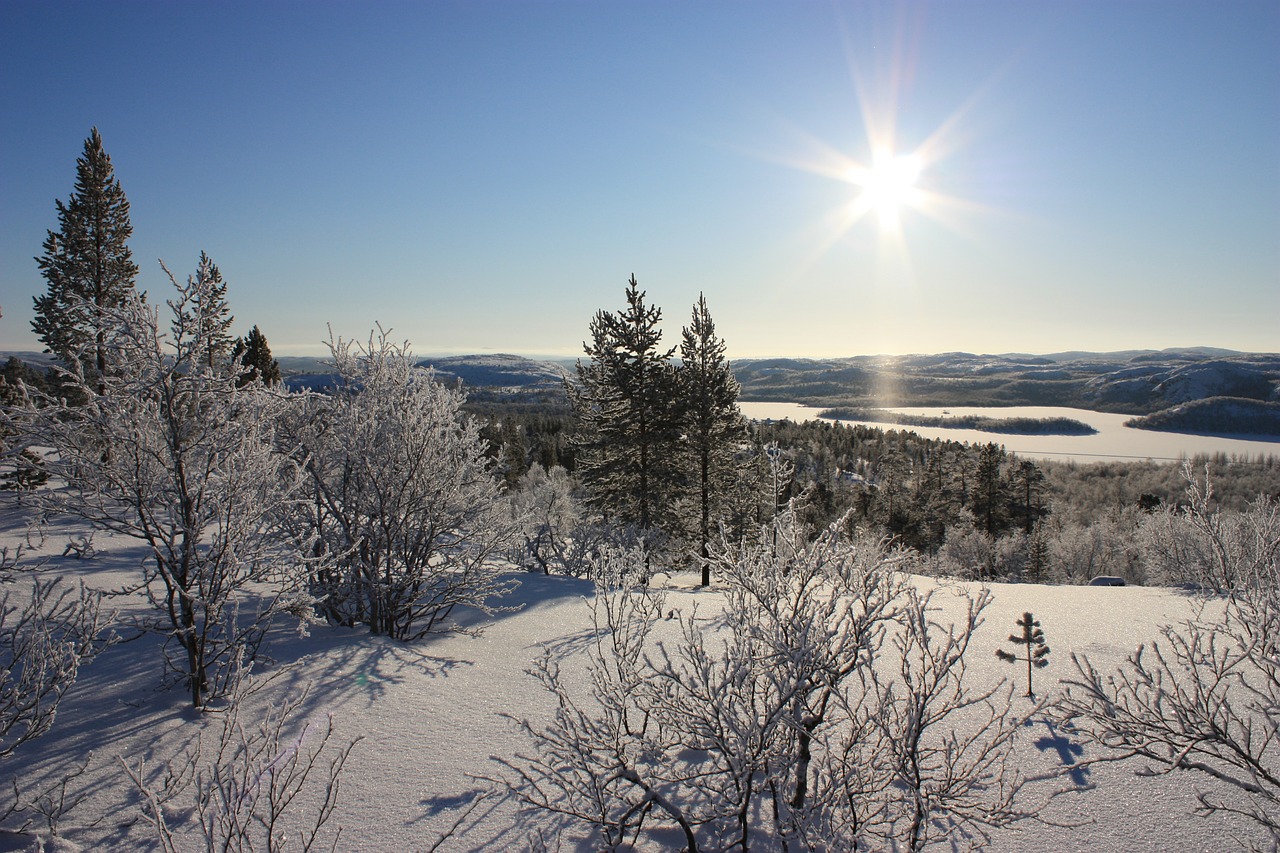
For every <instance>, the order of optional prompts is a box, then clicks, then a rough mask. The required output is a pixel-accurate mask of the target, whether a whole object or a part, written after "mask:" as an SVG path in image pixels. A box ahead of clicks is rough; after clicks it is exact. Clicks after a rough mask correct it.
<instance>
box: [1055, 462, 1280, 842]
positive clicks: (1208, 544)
mask: <svg viewBox="0 0 1280 853" xmlns="http://www.w3.org/2000/svg"><path fill="white" fill-rule="evenodd" d="M1209 494H1210V489H1209V487H1208V483H1207V482H1206V484H1205V485H1204V486H1203V487H1199V486H1197V485H1196V484H1195V483H1194V481H1193V483H1192V487H1191V489H1190V490H1189V496H1190V497H1191V501H1192V507H1191V509H1190V510H1189V511H1188V512H1186V513H1183V514H1181V515H1178V516H1174V517H1170V519H1168V521H1169V522H1170V523H1172V524H1178V525H1182V526H1183V528H1184V529H1183V530H1182V531H1181V532H1180V535H1185V537H1186V540H1187V541H1188V542H1189V543H1190V544H1191V546H1192V548H1193V550H1194V551H1195V552H1196V553H1202V554H1206V555H1213V556H1212V557H1211V559H1210V561H1209V562H1208V563H1207V565H1206V569H1208V570H1209V574H1208V576H1207V577H1208V578H1213V579H1217V580H1220V581H1221V582H1223V584H1224V586H1225V587H1226V592H1225V594H1224V596H1222V597H1208V596H1206V598H1205V599H1204V600H1203V601H1201V602H1200V605H1199V611H1198V613H1197V615H1196V617H1195V618H1193V619H1191V620H1189V621H1187V622H1185V623H1183V624H1180V625H1170V626H1167V627H1165V628H1164V629H1163V630H1162V632H1161V633H1162V637H1161V640H1160V641H1157V642H1153V643H1151V644H1150V645H1149V646H1148V645H1143V646H1139V647H1138V650H1137V651H1136V652H1134V653H1133V654H1132V655H1131V656H1130V657H1129V659H1128V660H1127V661H1126V662H1125V663H1124V664H1123V665H1122V666H1121V667H1120V668H1119V670H1117V671H1114V672H1108V673H1104V672H1102V671H1100V670H1099V669H1098V668H1097V667H1096V666H1095V665H1094V664H1093V663H1092V662H1091V661H1090V660H1089V659H1088V658H1087V657H1085V656H1083V655H1081V656H1076V655H1075V654H1074V653H1073V654H1072V656H1071V660H1072V663H1073V664H1074V665H1075V669H1076V671H1075V674H1074V675H1073V676H1072V677H1071V678H1070V679H1068V680H1067V681H1066V684H1067V692H1066V696H1065V698H1064V699H1063V700H1062V701H1061V705H1060V708H1061V714H1062V716H1063V718H1064V720H1065V721H1067V722H1070V723H1071V724H1072V725H1073V726H1074V727H1075V729H1076V731H1077V733H1078V736H1079V737H1081V738H1083V739H1084V740H1085V741H1086V742H1089V743H1093V744H1096V745H1097V746H1098V747H1100V748H1101V750H1102V751H1101V753H1100V755H1099V757H1098V758H1097V759H1094V760H1097V761H1115V760H1123V759H1139V760H1140V769H1139V770H1138V773H1139V775H1157V774H1165V773H1174V772H1189V773H1191V774H1192V775H1198V774H1199V775H1203V776H1205V777H1209V778H1213V779H1216V780H1218V781H1219V782H1221V783H1225V784H1226V785H1228V786H1230V787H1231V788H1233V789H1234V793H1233V794H1232V795H1231V796H1229V797H1219V796H1217V795H1213V794H1206V793H1201V794H1199V802H1200V807H1199V809H1198V812H1199V813H1200V814H1203V815H1204V816H1206V817H1209V816H1212V817H1222V816H1228V815H1236V816H1241V817H1243V818H1245V819H1246V821H1248V822H1249V823H1251V824H1252V825H1253V826H1254V827H1256V828H1257V829H1259V830H1261V831H1262V832H1264V833H1266V834H1267V835H1268V837H1269V839H1270V843H1271V845H1272V847H1273V848H1274V847H1276V846H1280V714H1278V713H1277V709H1278V708H1280V505H1278V504H1277V503H1276V501H1274V500H1272V499H1271V498H1269V497H1266V496H1262V497H1259V498H1258V500H1256V501H1255V502H1254V503H1253V504H1252V505H1251V506H1250V507H1249V508H1248V509H1247V510H1246V511H1244V512H1242V513H1239V514H1237V515H1236V516H1235V517H1234V518H1233V519H1231V520H1230V521H1228V520H1227V519H1224V518H1221V517H1218V516H1217V514H1215V513H1210V512H1209V511H1208V509H1207V506H1206V503H1207V498H1208V495H1209Z"/></svg>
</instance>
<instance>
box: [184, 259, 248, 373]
mask: <svg viewBox="0 0 1280 853" xmlns="http://www.w3.org/2000/svg"><path fill="white" fill-rule="evenodd" d="M195 277H196V278H197V279H199V280H200V281H201V282H202V283H203V285H202V286H201V287H200V288H199V289H198V295H199V298H200V299H201V300H203V301H202V303H201V304H197V305H193V306H192V308H191V309H189V310H188V311H186V312H185V313H184V315H183V317H182V318H181V319H182V321H183V322H188V323H190V322H198V323H200V324H201V326H202V328H201V329H200V339H201V341H202V342H203V345H204V347H205V352H204V355H203V357H202V358H201V359H200V361H201V362H202V363H203V364H206V365H208V367H209V369H210V370H213V371H222V370H227V369H229V368H230V366H231V356H232V352H233V349H234V346H235V343H236V338H235V337H233V336H232V334H231V323H232V322H233V321H234V320H235V318H234V317H232V316H231V307H230V306H229V305H227V283H226V282H225V281H223V280H222V272H221V271H220V270H219V269H218V265H217V264H215V263H214V262H213V261H212V260H211V259H210V258H209V256H208V255H206V254H205V253H204V252H201V253H200V260H199V262H198V263H197V264H196V274H195Z"/></svg>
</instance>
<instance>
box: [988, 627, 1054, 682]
mask: <svg viewBox="0 0 1280 853" xmlns="http://www.w3.org/2000/svg"><path fill="white" fill-rule="evenodd" d="M1016 624H1017V626H1018V627H1019V628H1021V629H1022V635H1021V636H1019V635H1018V634H1010V635H1009V642H1011V643H1017V644H1018V645H1020V646H1024V647H1025V648H1026V650H1027V657H1026V660H1027V695H1028V696H1030V697H1031V698H1033V699H1034V698H1035V695H1036V694H1035V693H1034V692H1033V691H1032V690H1031V670H1032V668H1035V669H1043V668H1044V667H1046V666H1048V665H1049V647H1048V646H1046V645H1045V644H1044V631H1042V630H1041V629H1040V620H1038V619H1036V618H1034V617H1032V615H1031V614H1030V613H1023V614H1022V618H1021V619H1018V620H1017V622H1016ZM996 657H998V658H1000V660H1002V661H1006V662H1008V663H1016V662H1017V661H1018V655H1017V654H1016V653H1011V652H1006V651H1005V650H1004V649H996Z"/></svg>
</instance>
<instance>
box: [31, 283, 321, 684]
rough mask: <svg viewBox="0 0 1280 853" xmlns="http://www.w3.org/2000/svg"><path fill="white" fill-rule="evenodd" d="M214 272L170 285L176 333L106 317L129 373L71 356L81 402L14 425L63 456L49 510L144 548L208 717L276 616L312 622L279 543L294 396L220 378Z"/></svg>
mask: <svg viewBox="0 0 1280 853" xmlns="http://www.w3.org/2000/svg"><path fill="white" fill-rule="evenodd" d="M209 269H210V265H202V266H201V267H200V270H199V271H198V273H197V274H196V275H194V276H191V277H189V278H188V279H187V281H186V282H185V284H178V282H177V280H176V279H174V278H173V276H172V275H170V276H169V278H170V280H171V281H172V282H173V285H174V288H175V290H176V294H175V296H174V298H173V299H172V300H170V301H169V302H168V307H169V309H170V313H171V314H172V318H173V320H172V326H171V329H170V331H169V333H168V334H165V333H164V332H163V331H162V330H161V325H160V320H159V314H158V312H157V311H156V309H155V308H153V307H152V306H151V305H148V304H147V303H145V302H144V301H143V300H142V298H141V297H139V296H138V295H137V294H134V293H129V294H127V295H126V299H125V300H124V302H123V304H122V305H121V306H119V307H118V308H110V309H104V310H108V311H109V313H110V316H111V318H112V323H111V324H110V326H108V327H107V328H108V329H109V331H110V334H109V335H107V336H105V337H104V338H103V341H102V343H103V345H105V346H109V347H110V348H111V351H112V363H113V364H115V365H116V367H117V368H118V369H117V370H115V371H114V372H111V373H108V374H106V375H94V376H92V377H89V376H87V375H86V374H85V373H84V372H83V371H82V370H81V368H80V362H79V361H77V360H73V361H72V368H73V369H72V370H71V371H69V372H68V373H67V374H66V383H67V384H69V385H70V386H71V387H72V388H74V389H76V390H77V391H78V394H79V395H81V396H82V397H83V399H84V400H85V401H86V402H85V403H84V404H83V405H79V406H67V405H66V403H65V402H62V401H55V400H52V399H50V398H48V397H43V398H41V397H36V398H29V399H28V400H27V402H26V405H25V407H24V408H22V409H20V410H16V411H11V412H10V416H9V417H10V421H11V423H13V424H14V425H15V426H16V427H18V428H19V432H20V434H22V435H23V437H24V441H25V443H26V444H29V445H43V446H49V447H53V448H55V449H56V453H55V454H54V455H53V456H52V457H51V458H50V459H49V461H48V463H47V464H48V468H49V471H50V473H51V474H52V475H54V476H55V477H56V478H59V479H61V480H62V481H64V482H65V487H64V488H61V489H57V490H50V491H48V492H45V493H44V494H45V496H46V498H47V500H48V504H49V508H51V509H53V510H55V511H61V512H65V513H69V514H71V515H73V516H77V517H79V518H82V519H84V520H86V521H88V522H90V523H91V524H93V525H94V526H95V527H96V528H98V529H104V530H109V531H112V532H114V533H117V534H121V535H124V536H129V537H132V538H134V539H137V540H139V541H141V542H142V543H144V544H145V545H146V547H147V549H148V552H149V559H148V560H147V561H146V563H144V565H143V568H142V575H143V576H142V581H141V583H140V584H139V585H138V587H137V590H138V591H140V592H141V593H142V594H144V595H145V596H146V597H147V598H148V600H149V601H150V602H151V604H152V605H153V606H154V608H155V610H156V613H157V615H156V616H155V617H154V618H151V619H147V620H145V621H144V624H143V627H145V628H147V629H149V630H155V631H158V632H160V633H163V634H165V635H166V636H167V637H168V638H169V639H170V641H171V644H170V645H167V646H166V651H167V654H166V660H167V662H168V664H169V666H170V667H171V669H172V670H173V671H174V672H175V673H177V675H178V676H179V677H180V678H181V679H182V680H183V681H184V682H185V684H186V687H187V689H188V691H189V693H190V696H191V701H192V704H193V705H195V706H197V707H201V706H203V705H204V704H205V703H206V702H207V701H208V700H209V699H210V698H211V697H214V696H217V695H219V694H221V693H223V692H225V690H226V689H227V688H228V686H229V685H230V684H231V683H232V681H233V680H234V679H235V677H236V674H237V672H238V671H239V670H240V668H241V667H242V666H243V665H244V664H245V663H247V662H249V661H251V660H252V659H253V658H254V657H255V656H256V654H257V652H258V649H259V644H260V643H261V641H262V638H263V634H264V632H265V630H266V627H267V625H268V624H269V623H270V622H271V620H272V619H273V618H274V617H275V616H276V615H278V614H280V613H282V612H284V611H289V612H291V613H293V614H295V615H301V614H302V613H304V612H305V611H306V608H305V607H304V606H303V605H305V603H306V602H305V597H303V596H302V590H301V588H300V581H301V580H302V578H303V577H304V575H300V573H299V571H298V567H299V566H303V565H305V564H306V562H307V559H306V558H305V557H304V556H303V554H302V553H301V552H300V551H299V550H298V549H291V548H290V547H288V546H287V545H286V544H285V543H284V542H282V540H281V538H280V537H278V536H276V535H274V531H275V530H276V520H277V519H278V518H279V517H280V516H281V515H282V513H283V510H284V509H285V508H286V507H287V506H288V505H289V504H290V502H291V501H292V500H293V499H294V495H295V493H296V492H297V490H298V486H299V483H300V474H299V471H298V470H297V466H296V464H294V462H293V461H292V460H291V459H289V458H288V457H287V456H284V455H281V454H279V453H276V452H275V427H274V424H275V422H276V420H277V418H278V416H279V415H280V413H281V412H282V410H283V409H284V408H285V406H286V405H287V403H286V399H285V395H284V393H283V391H281V390H279V389H273V388H266V387H263V386H261V385H260V384H250V385H248V386H246V387H244V388H238V387H237V383H236V376H235V375H233V373H234V372H232V374H229V373H228V372H227V371H226V370H222V369H216V370H215V369H211V368H210V367H209V364H208V358H207V353H208V351H209V348H210V342H209V341H207V340H206V337H207V335H208V334H209V329H210V324H209V323H207V322H205V318H204V317H203V314H202V312H203V311H204V310H205V308H206V307H207V306H208V305H209V304H210V302H211V299H210V296H209V291H210V290H211V288H213V287H215V286H216V282H215V281H214V280H213V279H212V277H211V276H210V275H209ZM166 273H168V270H167V269H166ZM175 647H176V648H175Z"/></svg>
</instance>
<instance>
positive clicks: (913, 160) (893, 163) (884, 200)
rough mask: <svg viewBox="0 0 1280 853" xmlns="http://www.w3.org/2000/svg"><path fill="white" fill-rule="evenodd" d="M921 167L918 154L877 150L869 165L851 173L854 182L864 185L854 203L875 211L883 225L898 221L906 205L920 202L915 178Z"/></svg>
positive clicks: (918, 175) (909, 205)
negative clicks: (898, 153)
mask: <svg viewBox="0 0 1280 853" xmlns="http://www.w3.org/2000/svg"><path fill="white" fill-rule="evenodd" d="M922 169H923V163H922V162H921V158H920V157H919V155H916V154H906V155H895V154H892V153H890V152H887V151H881V152H877V153H876V155H875V157H874V158H873V160H872V165H871V167H870V168H856V169H854V170H852V172H851V174H850V175H849V180H850V181H851V182H852V183H854V184H856V185H858V186H861V187H862V193H861V194H860V195H859V196H858V198H857V200H856V201H855V202H854V204H855V206H856V207H858V208H860V209H861V210H860V211H859V212H863V213H866V212H873V211H874V212H875V213H876V214H877V215H878V216H879V217H880V223H881V224H882V225H890V224H892V223H894V222H896V221H897V219H898V215H899V212H900V211H901V210H902V209H903V208H904V207H912V206H915V205H917V204H919V202H920V196H921V193H920V191H919V190H918V189H917V188H916V181H917V179H919V177H920V172H921V170H922Z"/></svg>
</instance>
